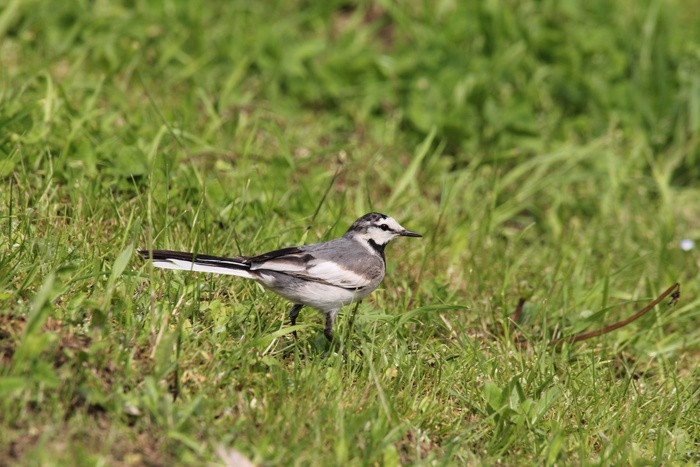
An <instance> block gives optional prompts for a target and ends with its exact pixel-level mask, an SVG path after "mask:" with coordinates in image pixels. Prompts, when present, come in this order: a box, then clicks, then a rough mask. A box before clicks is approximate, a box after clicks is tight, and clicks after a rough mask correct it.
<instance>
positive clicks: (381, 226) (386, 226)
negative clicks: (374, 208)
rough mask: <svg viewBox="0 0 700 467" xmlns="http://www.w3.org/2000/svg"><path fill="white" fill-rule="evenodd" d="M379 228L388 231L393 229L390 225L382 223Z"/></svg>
mask: <svg viewBox="0 0 700 467" xmlns="http://www.w3.org/2000/svg"><path fill="white" fill-rule="evenodd" d="M379 228H380V229H382V230H383V231H385V232H386V231H387V230H391V229H390V228H389V226H388V225H386V224H382V225H380V226H379Z"/></svg>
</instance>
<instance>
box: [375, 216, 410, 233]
mask: <svg viewBox="0 0 700 467" xmlns="http://www.w3.org/2000/svg"><path fill="white" fill-rule="evenodd" d="M382 224H386V225H388V226H389V227H390V228H391V230H394V231H396V232H399V231H401V230H404V228H403V227H401V224H399V223H398V222H396V220H395V219H394V218H393V217H389V216H387V218H386V219H382V220H380V221H379V222H377V225H382Z"/></svg>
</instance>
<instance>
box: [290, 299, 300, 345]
mask: <svg viewBox="0 0 700 467" xmlns="http://www.w3.org/2000/svg"><path fill="white" fill-rule="evenodd" d="M302 308H304V305H299V304H295V305H294V306H293V307H292V309H291V310H289V320H290V321H291V322H292V326H294V325H295V324H297V316H299V312H300V311H301V309H302ZM293 333H294V338H295V339H296V337H297V332H296V331H293Z"/></svg>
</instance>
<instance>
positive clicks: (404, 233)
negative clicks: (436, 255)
mask: <svg viewBox="0 0 700 467" xmlns="http://www.w3.org/2000/svg"><path fill="white" fill-rule="evenodd" d="M399 235H401V236H402V237H422V235H421V234H419V233H418V232H413V231H410V230H405V229H404V230H403V231H402V232H401V233H400V234H399Z"/></svg>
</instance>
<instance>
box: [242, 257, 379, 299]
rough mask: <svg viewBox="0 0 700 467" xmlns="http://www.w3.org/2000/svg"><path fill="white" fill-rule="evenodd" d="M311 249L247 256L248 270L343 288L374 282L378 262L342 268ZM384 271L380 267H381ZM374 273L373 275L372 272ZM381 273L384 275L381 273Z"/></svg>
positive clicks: (359, 286) (369, 284)
mask: <svg viewBox="0 0 700 467" xmlns="http://www.w3.org/2000/svg"><path fill="white" fill-rule="evenodd" d="M324 256H325V255H323V254H318V252H315V251H314V248H308V247H293V248H285V249H283V250H277V251H272V252H270V253H265V254H264V255H260V256H256V257H252V258H247V260H248V261H250V269H251V270H252V271H255V270H268V271H275V272H281V273H284V274H288V275H290V276H294V277H298V278H300V279H305V280H310V281H314V282H321V283H324V284H328V285H333V286H336V287H342V288H346V289H361V288H364V287H368V286H371V285H373V284H374V283H375V282H376V277H377V276H376V270H378V268H379V265H378V264H376V265H375V264H374V263H372V264H371V265H368V266H369V267H363V268H362V269H361V270H355V269H351V268H345V267H343V266H342V265H341V264H339V263H338V262H336V261H333V260H332V259H330V258H324ZM381 270H382V272H383V269H381ZM372 273H375V274H372ZM382 276H383V274H382Z"/></svg>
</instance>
